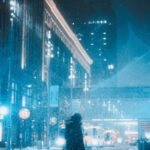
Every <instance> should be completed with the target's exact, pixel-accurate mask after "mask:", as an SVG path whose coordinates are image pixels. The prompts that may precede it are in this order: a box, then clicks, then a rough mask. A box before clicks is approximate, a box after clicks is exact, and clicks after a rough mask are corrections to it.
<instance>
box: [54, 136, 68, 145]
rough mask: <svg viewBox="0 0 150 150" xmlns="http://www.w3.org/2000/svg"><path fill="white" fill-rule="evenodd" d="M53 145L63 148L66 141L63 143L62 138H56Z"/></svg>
mask: <svg viewBox="0 0 150 150" xmlns="http://www.w3.org/2000/svg"><path fill="white" fill-rule="evenodd" d="M55 143H56V145H57V146H60V147H62V146H64V145H65V144H66V141H65V139H64V138H62V137H58V138H57V139H56V141H55Z"/></svg>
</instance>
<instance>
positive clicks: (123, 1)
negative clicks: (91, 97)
mask: <svg viewBox="0 0 150 150" xmlns="http://www.w3.org/2000/svg"><path fill="white" fill-rule="evenodd" d="M55 2H56V4H57V6H58V8H59V10H60V11H61V12H62V14H63V15H64V18H65V19H66V20H67V22H68V23H69V25H70V26H71V28H72V29H73V31H74V32H75V33H76V34H77V33H78V32H79V31H82V32H87V29H86V28H84V27H83V26H82V24H83V23H84V22H86V21H88V20H94V19H95V20H96V19H101V18H105V19H108V20H110V21H111V23H112V27H111V32H110V37H111V45H112V46H111V48H109V54H110V56H111V58H110V57H109V54H107V57H108V58H109V59H110V61H111V62H113V63H114V64H115V63H116V66H117V69H116V71H115V75H116V74H117V75H118V76H121V77H120V78H119V82H120V83H121V84H125V83H123V82H122V80H124V82H129V81H126V80H125V79H126V78H128V77H127V76H129V75H130V74H129V73H130V72H133V71H132V70H131V69H130V68H132V69H133V70H134V72H135V74H137V73H138V74H139V76H138V75H136V76H135V77H134V76H132V77H133V78H135V81H134V82H133V85H134V84H135V85H139V84H140V85H143V86H148V85H149V84H150V80H149V78H148V76H150V69H149V68H150V48H149V47H150V7H149V6H150V1H148V0H76V1H70V0H55ZM72 23H75V25H72ZM97 34H98V33H97ZM112 39H113V40H112ZM94 40H95V42H96V41H98V37H97V38H95V39H94ZM88 42H89V40H88V38H85V39H83V41H81V43H82V44H83V46H84V47H85V48H86V47H88V46H87V45H88V44H87V43H88ZM95 51H96V48H95V49H93V50H92V51H91V52H90V51H87V52H88V54H89V55H90V56H91V57H92V59H93V60H94V62H96V59H97V58H96V56H94V55H93V54H94V53H95ZM114 53H115V54H116V55H114ZM112 57H113V58H112ZM136 64H138V66H137V65H136ZM102 65H103V64H102ZM103 66H104V65H103ZM138 68H141V69H140V70H139V69H138ZM101 69H103V70H104V68H101ZM122 72H124V73H123V74H124V76H122V75H120V74H122ZM136 72H137V73H136ZM97 73H98V72H97ZM132 75H133V73H132ZM143 75H144V76H146V77H147V78H146V81H143V79H142V77H143ZM139 79H141V80H140V81H141V82H142V83H141V82H140V83H139V82H137V80H139ZM131 85H132V84H131Z"/></svg>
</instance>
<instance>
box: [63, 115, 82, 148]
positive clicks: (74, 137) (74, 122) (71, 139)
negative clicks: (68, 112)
mask: <svg viewBox="0 0 150 150" xmlns="http://www.w3.org/2000/svg"><path fill="white" fill-rule="evenodd" d="M81 121H82V117H81V115H80V114H79V113H76V114H74V115H73V116H71V118H69V119H68V120H66V130H65V138H66V150H85V148H84V142H83V134H82V127H81V126H82V122H81Z"/></svg>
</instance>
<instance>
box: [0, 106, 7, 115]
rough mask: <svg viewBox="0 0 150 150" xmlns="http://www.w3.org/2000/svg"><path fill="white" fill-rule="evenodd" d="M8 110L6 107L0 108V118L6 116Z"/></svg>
mask: <svg viewBox="0 0 150 150" xmlns="http://www.w3.org/2000/svg"><path fill="white" fill-rule="evenodd" d="M8 113H9V110H8V108H7V107H6V106H0V116H6V115H8Z"/></svg>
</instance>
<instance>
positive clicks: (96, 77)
mask: <svg viewBox="0 0 150 150" xmlns="http://www.w3.org/2000/svg"><path fill="white" fill-rule="evenodd" d="M56 2H57V4H58V6H59V7H60V9H61V10H62V12H63V13H64V16H65V17H66V18H67V19H68V20H69V22H70V25H71V26H72V29H73V30H74V31H75V33H76V35H77V36H78V38H79V40H80V42H81V43H82V44H83V46H84V48H85V49H86V51H87V53H88V54H89V55H90V56H91V58H92V59H93V60H94V62H93V65H92V81H93V84H95V83H97V82H98V81H103V80H106V79H108V78H110V77H111V76H113V75H114V74H115V73H116V72H117V51H116V38H117V37H116V36H117V35H116V16H115V12H114V10H113V6H112V5H113V4H112V0H107V1H105V0H96V1H92V0H87V1H84V0H77V1H76V2H69V0H68V1H67V0H64V1H62V2H61V3H60V1H59V0H56ZM74 6H76V7H74ZM89 6H90V7H89Z"/></svg>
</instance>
